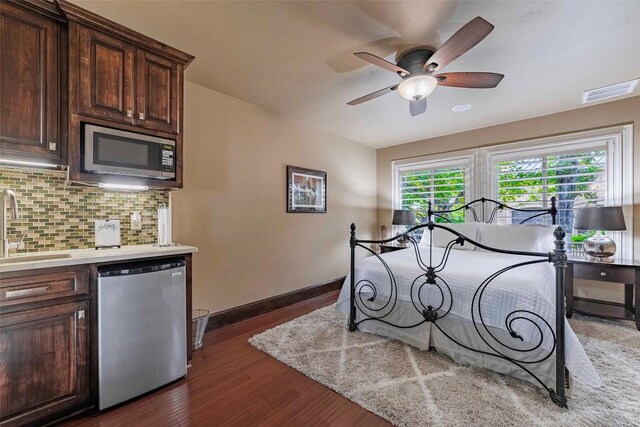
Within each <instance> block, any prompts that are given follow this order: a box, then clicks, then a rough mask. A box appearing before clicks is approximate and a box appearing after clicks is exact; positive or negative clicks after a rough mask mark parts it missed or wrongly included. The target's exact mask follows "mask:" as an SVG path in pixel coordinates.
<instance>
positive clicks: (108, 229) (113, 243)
mask: <svg viewBox="0 0 640 427" xmlns="http://www.w3.org/2000/svg"><path fill="white" fill-rule="evenodd" d="M94 223H95V244H96V249H105V248H119V247H120V221H119V220H117V219H97V220H95V221H94Z"/></svg>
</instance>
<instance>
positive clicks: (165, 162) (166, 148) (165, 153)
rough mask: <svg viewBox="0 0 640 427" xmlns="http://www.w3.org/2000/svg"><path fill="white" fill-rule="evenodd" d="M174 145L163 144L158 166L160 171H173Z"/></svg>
mask: <svg viewBox="0 0 640 427" xmlns="http://www.w3.org/2000/svg"><path fill="white" fill-rule="evenodd" d="M175 157H176V147H175V146H173V145H166V144H165V145H163V146H162V153H161V157H160V167H161V170H162V172H175V170H176V164H175Z"/></svg>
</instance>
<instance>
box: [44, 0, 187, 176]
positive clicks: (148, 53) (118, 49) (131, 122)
mask: <svg viewBox="0 0 640 427" xmlns="http://www.w3.org/2000/svg"><path fill="white" fill-rule="evenodd" d="M56 3H57V4H58V6H59V7H60V9H61V11H62V13H63V14H64V17H65V19H66V20H68V64H69V74H68V85H69V91H68V95H69V96H68V116H69V120H68V128H67V129H68V135H69V139H68V150H69V155H68V159H69V180H70V181H72V182H81V183H95V182H100V181H101V180H102V179H104V176H101V175H98V174H92V173H88V172H86V171H83V169H82V150H81V145H82V144H81V142H82V134H81V133H82V124H83V123H90V124H95V125H99V126H105V127H113V128H116V129H121V130H125V131H132V132H137V133H142V134H147V135H152V136H157V137H161V138H168V139H172V140H175V141H176V165H177V168H176V179H175V180H154V179H151V178H136V183H139V184H143V185H149V186H152V187H164V188H181V187H182V165H183V161H182V118H183V92H184V87H183V79H184V69H185V68H186V67H187V65H189V63H191V61H192V60H193V59H194V57H193V56H192V55H189V54H188V53H185V52H182V51H180V50H178V49H175V48H173V47H171V46H168V45H166V44H164V43H160V42H158V41H157V40H154V39H152V38H150V37H147V36H145V35H144V34H140V33H138V32H136V31H133V30H131V29H129V28H127V27H124V26H122V25H120V24H117V23H115V22H113V21H110V20H108V19H105V18H103V17H101V16H99V15H96V14H95V13H92V12H89V11H88V10H85V9H83V8H81V7H79V6H77V5H76V4H74V3H70V2H69V1H67V0H56ZM109 179H111V180H114V182H116V181H118V180H119V181H122V182H125V181H128V180H131V177H125V176H115V175H114V176H110V177H109Z"/></svg>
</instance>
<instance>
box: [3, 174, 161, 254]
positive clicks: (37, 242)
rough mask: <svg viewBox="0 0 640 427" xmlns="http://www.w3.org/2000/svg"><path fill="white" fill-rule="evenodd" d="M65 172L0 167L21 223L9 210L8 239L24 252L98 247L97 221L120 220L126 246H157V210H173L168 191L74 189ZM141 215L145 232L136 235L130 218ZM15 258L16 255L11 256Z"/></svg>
mask: <svg viewBox="0 0 640 427" xmlns="http://www.w3.org/2000/svg"><path fill="white" fill-rule="evenodd" d="M66 176H67V173H66V172H65V171H51V170H40V169H22V168H14V167H4V166H2V167H0V189H4V188H10V189H12V190H13V191H15V193H16V197H17V199H18V207H19V209H20V219H17V220H14V219H11V216H10V212H9V210H7V234H8V235H9V238H10V239H11V241H12V242H16V241H18V240H19V239H20V237H21V236H22V234H23V233H27V236H26V237H25V239H24V242H25V248H24V249H23V250H21V251H19V252H35V251H42V250H59V249H83V248H92V247H94V224H93V221H94V220H96V219H119V220H120V228H121V243H122V245H142V244H148V243H155V242H156V233H157V228H156V215H157V210H158V207H159V206H160V205H162V204H164V205H169V193H168V192H167V191H160V190H149V191H137V192H134V191H109V190H105V189H101V188H95V187H80V186H70V185H67V183H66ZM133 211H140V213H141V214H142V230H131V226H130V225H131V214H132V213H133ZM12 252H13V251H12Z"/></svg>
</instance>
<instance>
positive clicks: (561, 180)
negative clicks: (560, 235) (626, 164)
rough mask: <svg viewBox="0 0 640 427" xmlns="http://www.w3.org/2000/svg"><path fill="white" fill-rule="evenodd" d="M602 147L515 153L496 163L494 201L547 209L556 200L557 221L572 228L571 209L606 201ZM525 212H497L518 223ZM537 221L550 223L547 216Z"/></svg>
mask: <svg viewBox="0 0 640 427" xmlns="http://www.w3.org/2000/svg"><path fill="white" fill-rule="evenodd" d="M606 169H607V151H606V148H604V149H599V150H588V151H579V152H569V153H563V154H554V155H545V154H542V155H538V156H524V157H523V156H522V155H520V156H515V158H513V159H511V160H502V161H499V162H497V164H496V170H495V174H496V188H497V200H498V201H499V202H502V203H505V204H507V205H509V206H512V207H517V208H523V209H527V208H532V209H535V208H549V207H550V206H551V197H555V198H556V200H557V205H556V206H557V207H558V217H557V220H558V221H557V223H558V224H559V225H561V226H562V227H563V228H564V229H565V230H573V217H574V213H573V209H574V208H577V207H581V206H604V205H605V202H606V200H607V185H606V183H607V174H606ZM528 216H530V215H528V214H527V213H526V212H518V211H508V210H506V211H501V212H500V215H499V216H498V219H499V222H503V223H516V224H517V223H519V222H520V221H522V220H524V219H526V218H527V217H528ZM539 222H545V223H547V224H550V223H551V220H550V218H549V217H548V216H545V217H544V218H540V221H539Z"/></svg>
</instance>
